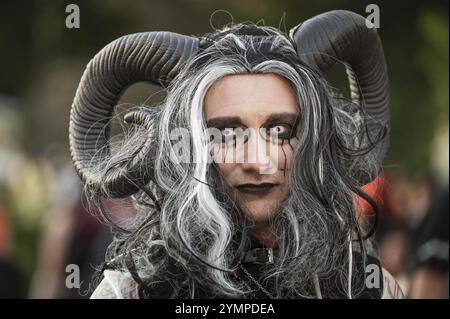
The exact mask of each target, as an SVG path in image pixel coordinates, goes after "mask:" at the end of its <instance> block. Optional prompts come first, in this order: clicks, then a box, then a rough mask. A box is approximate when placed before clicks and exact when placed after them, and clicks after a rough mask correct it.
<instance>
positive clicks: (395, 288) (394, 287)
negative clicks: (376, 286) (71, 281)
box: [381, 268, 405, 299]
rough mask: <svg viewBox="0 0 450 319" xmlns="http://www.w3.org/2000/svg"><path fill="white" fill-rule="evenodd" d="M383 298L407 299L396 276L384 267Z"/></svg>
mask: <svg viewBox="0 0 450 319" xmlns="http://www.w3.org/2000/svg"><path fill="white" fill-rule="evenodd" d="M381 298H382V299H405V295H404V294H403V292H402V289H401V288H400V286H399V284H398V283H397V281H396V280H395V278H394V277H393V276H392V275H391V274H390V273H389V272H388V271H387V270H386V269H385V268H383V295H382V296H381Z"/></svg>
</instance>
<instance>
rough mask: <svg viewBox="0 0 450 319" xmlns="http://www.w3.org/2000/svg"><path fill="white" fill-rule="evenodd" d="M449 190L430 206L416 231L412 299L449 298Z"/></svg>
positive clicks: (442, 192) (444, 191)
mask: <svg viewBox="0 0 450 319" xmlns="http://www.w3.org/2000/svg"><path fill="white" fill-rule="evenodd" d="M448 202H449V197H448V188H447V189H445V190H443V191H441V192H440V193H439V194H438V196H437V198H436V199H435V201H434V202H433V203H432V204H431V205H430V207H429V209H428V212H427V214H426V215H425V217H424V219H423V220H422V222H421V224H420V226H419V227H418V229H417V231H416V240H415V244H416V247H415V248H416V253H415V256H416V265H415V271H414V274H413V276H412V288H411V291H410V293H409V297H410V298H411V299H443V298H444V299H448V296H449V295H448V232H449V230H448V208H449V207H448Z"/></svg>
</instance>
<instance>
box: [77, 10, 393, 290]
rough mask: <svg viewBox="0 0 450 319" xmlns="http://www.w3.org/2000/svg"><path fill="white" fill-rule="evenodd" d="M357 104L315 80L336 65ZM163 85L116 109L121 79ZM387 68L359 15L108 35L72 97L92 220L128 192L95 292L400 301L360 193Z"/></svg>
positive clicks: (382, 115)
mask: <svg viewBox="0 0 450 319" xmlns="http://www.w3.org/2000/svg"><path fill="white" fill-rule="evenodd" d="M337 61H341V62H343V63H344V64H345V65H346V67H347V71H348V74H349V79H350V84H351V93H352V99H353V100H352V101H348V100H346V99H343V98H342V97H341V96H340V95H339V94H338V93H337V92H335V91H334V90H333V89H332V87H331V86H330V85H328V84H327V82H326V81H325V79H324V74H325V73H326V71H327V70H329V68H330V67H331V66H332V65H333V64H335V62H337ZM138 81H148V82H151V83H154V84H158V85H161V86H163V87H165V88H167V96H166V99H165V100H164V101H163V102H162V103H161V104H160V105H157V106H155V107H151V108H147V107H143V106H142V107H136V108H134V109H132V110H131V111H130V112H129V113H127V114H126V115H125V116H124V121H125V123H126V124H127V130H126V131H125V134H124V138H123V139H122V140H121V141H120V142H117V143H109V142H108V137H109V126H110V125H109V123H110V120H111V118H112V116H113V111H114V105H115V104H116V103H117V101H118V99H119V97H120V95H121V94H122V92H123V91H124V89H125V88H126V87H128V86H129V85H131V84H133V83H135V82H138ZM388 101H389V96H388V78H387V71H386V65H385V61H384V55H383V50H382V46H381V42H380V39H379V37H378V35H377V32H376V29H373V28H368V27H367V26H366V24H365V19H364V18H363V17H362V16H360V15H358V14H355V13H353V12H349V11H343V10H337V11H330V12H326V13H324V14H321V15H319V16H316V17H313V18H311V19H309V20H307V21H304V22H303V23H301V24H299V25H298V26H296V27H295V28H293V29H292V30H291V31H290V34H289V35H285V34H284V33H282V32H281V31H279V30H277V29H275V28H273V27H263V26H256V25H249V24H236V25H231V26H227V27H224V28H223V29H222V30H217V31H215V32H212V33H209V34H206V35H204V36H201V37H191V36H184V35H180V34H175V33H170V32H147V33H138V34H132V35H128V36H124V37H122V38H119V39H117V40H116V41H114V42H112V43H110V44H109V45H107V46H106V47H105V48H104V49H103V50H101V51H100V52H99V53H98V54H97V55H96V56H95V57H94V58H93V59H92V60H91V62H90V63H89V64H88V66H87V68H86V70H85V72H84V74H83V77H82V79H81V81H80V84H79V87H78V90H77V92H76V96H75V99H74V102H73V105H72V110H71V119H70V127H69V130H70V146H71V154H72V159H73V162H74V165H75V168H76V170H77V172H78V174H79V175H80V177H81V178H82V179H83V181H84V183H85V185H86V186H85V190H86V193H87V196H88V198H89V199H90V200H91V203H92V204H93V205H94V206H96V207H97V208H98V209H99V211H100V215H101V217H102V218H104V219H105V220H107V221H110V220H111V216H110V215H109V214H108V211H107V210H105V209H104V207H102V200H103V198H105V197H111V198H115V197H125V196H131V197H132V198H133V200H134V205H135V209H136V215H135V216H134V217H133V218H132V219H130V220H129V222H128V223H127V224H123V223H122V224H120V225H115V226H114V227H115V229H116V235H115V239H114V241H113V243H112V244H111V245H110V246H109V248H108V253H107V256H106V260H105V263H104V266H103V267H102V269H101V270H100V273H101V274H102V276H99V278H97V280H96V282H95V283H94V284H97V283H98V286H97V287H96V289H95V291H94V292H93V294H92V296H91V298H381V297H383V298H400V297H401V296H402V294H401V291H400V290H399V289H398V285H396V283H395V281H394V280H393V278H392V276H390V275H389V274H388V273H387V272H386V271H385V270H384V269H382V267H381V265H380V263H379V261H378V259H377V258H376V255H375V253H374V252H373V245H372V244H371V241H370V235H371V234H372V233H373V229H365V228H366V227H365V226H362V225H359V223H358V221H357V220H356V218H355V214H354V210H355V207H354V199H355V196H360V197H362V198H365V200H367V201H368V202H370V203H371V204H372V205H373V201H372V200H371V199H370V197H368V196H367V195H365V193H364V192H362V191H361V186H362V185H364V184H366V183H368V182H370V181H371V180H373V179H374V178H375V177H376V176H377V174H378V172H379V170H380V167H381V165H382V162H383V158H384V155H385V153H386V150H387V148H388V130H389V109H388Z"/></svg>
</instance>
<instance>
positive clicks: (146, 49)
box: [69, 32, 198, 197]
mask: <svg viewBox="0 0 450 319" xmlns="http://www.w3.org/2000/svg"><path fill="white" fill-rule="evenodd" d="M197 50H198V39H197V38H194V37H189V36H184V35H180V34H176V33H171V32H144V33H136V34H131V35H126V36H123V37H121V38H119V39H117V40H115V41H113V42H111V43H110V44H108V45H107V46H106V47H104V48H103V49H102V50H101V51H100V52H99V53H98V54H97V55H95V57H94V58H93V59H92V60H91V61H90V62H89V64H88V65H87V67H86V70H85V71H84V73H83V76H82V78H81V81H80V83H79V85H78V89H77V91H76V94H75V98H74V101H73V104H72V109H71V113H70V124H69V141H70V152H71V157H72V161H73V163H74V166H75V169H76V171H77V173H78V175H79V176H80V177H81V179H82V180H83V181H84V182H85V183H86V184H88V185H95V186H97V187H99V188H101V187H100V185H102V186H103V187H104V188H105V189H106V190H107V193H108V195H109V196H111V197H123V196H127V195H131V194H134V193H136V192H137V191H138V189H139V187H138V184H144V185H145V184H146V183H148V182H149V181H150V180H151V177H152V176H151V173H149V172H148V171H147V170H143V169H141V167H143V166H145V165H142V163H145V157H146V156H147V154H148V150H149V148H150V147H151V141H147V142H146V143H144V145H143V147H142V148H141V149H140V151H139V152H138V153H137V154H136V156H135V157H134V159H133V161H132V162H131V164H130V165H127V166H126V167H124V166H120V165H118V166H117V169H112V170H109V171H108V172H107V174H106V176H104V175H102V174H100V173H99V171H98V164H99V162H103V161H104V160H105V159H106V160H107V159H110V158H111V153H110V148H109V144H108V138H109V130H110V120H111V117H112V115H113V113H114V107H115V105H116V104H117V102H118V100H119V99H120V96H121V95H122V93H123V92H124V91H125V89H126V88H128V87H129V86H130V85H132V84H134V83H136V82H141V81H146V82H150V83H153V84H157V85H160V86H163V87H165V86H167V85H168V84H169V83H170V81H171V80H172V79H173V78H174V77H175V76H176V74H177V73H178V71H179V70H180V68H181V67H182V65H183V64H184V63H185V62H186V61H187V60H188V59H189V58H190V57H191V56H192V55H193V54H194V53H195V52H196V51H197ZM125 120H126V122H129V123H135V124H140V125H144V126H146V125H148V123H146V116H145V112H144V111H137V112H135V113H131V114H129V115H128V116H127V118H126V119H125ZM102 176H103V177H102Z"/></svg>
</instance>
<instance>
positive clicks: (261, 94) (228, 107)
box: [204, 74, 299, 225]
mask: <svg viewBox="0 0 450 319" xmlns="http://www.w3.org/2000/svg"><path fill="white" fill-rule="evenodd" d="M204 115H205V119H206V123H207V126H208V127H214V128H217V129H219V130H221V131H222V133H223V134H224V135H226V136H230V135H233V136H234V135H235V134H234V132H235V131H233V129H235V128H241V129H242V130H245V129H247V128H248V129H251V130H252V131H253V132H256V133H257V134H252V135H250V136H249V137H248V138H246V139H245V143H243V145H244V148H243V152H242V153H241V154H240V155H235V159H237V158H241V160H234V161H233V160H230V159H229V158H227V159H225V158H226V157H229V154H230V153H231V154H232V151H233V149H234V150H236V145H234V144H233V143H229V142H226V141H224V142H222V143H219V144H215V147H216V148H222V150H225V149H226V150H227V151H223V152H221V153H219V152H216V151H217V149H215V152H212V154H214V156H213V159H214V161H215V162H216V163H217V164H218V167H219V170H220V172H221V174H222V176H223V177H224V178H225V181H226V182H227V183H228V184H229V186H230V187H231V189H232V192H233V194H232V195H233V197H234V198H235V199H236V200H237V201H238V203H239V204H240V206H241V207H242V208H244V210H246V213H247V214H248V217H249V218H250V219H251V220H253V221H254V222H255V224H256V225H264V224H267V223H268V222H269V221H270V220H271V218H272V217H274V215H275V213H276V211H277V209H278V207H279V205H280V203H281V202H282V201H283V200H284V199H285V198H286V197H287V196H288V194H289V174H290V170H291V167H292V160H293V154H294V150H295V148H296V146H297V144H298V138H297V137H296V136H295V135H296V127H297V125H298V120H299V107H298V103H297V97H296V94H295V92H294V90H293V89H292V87H291V86H290V84H289V82H288V80H286V79H284V78H282V77H280V76H278V75H276V74H236V75H228V76H225V77H223V78H222V79H220V80H218V81H216V82H215V83H214V84H213V85H212V87H211V88H210V89H209V90H208V92H207V94H206V97H205V108H204ZM261 129H262V130H261ZM261 133H262V134H261ZM269 137H271V138H269ZM241 149H242V148H241ZM261 150H265V151H261ZM218 154H220V155H218ZM227 154H228V155H227ZM246 184H247V185H246Z"/></svg>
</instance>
